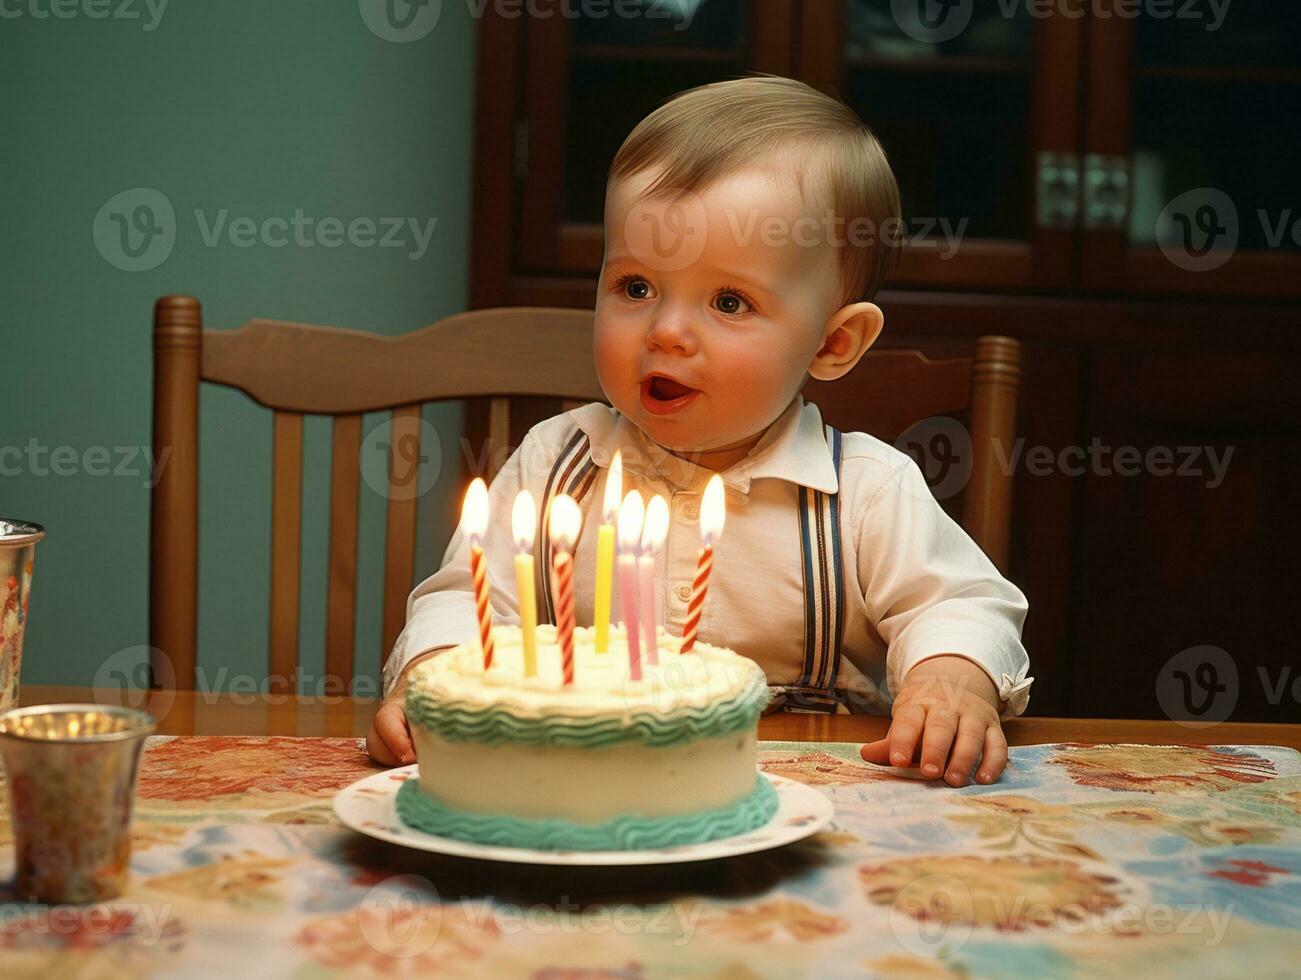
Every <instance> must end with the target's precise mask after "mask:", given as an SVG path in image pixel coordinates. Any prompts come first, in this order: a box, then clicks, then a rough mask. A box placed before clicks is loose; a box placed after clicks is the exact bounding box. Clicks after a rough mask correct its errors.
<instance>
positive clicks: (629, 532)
mask: <svg viewBox="0 0 1301 980" xmlns="http://www.w3.org/2000/svg"><path fill="white" fill-rule="evenodd" d="M644 516H645V507H644V506H643V505H642V502H641V494H639V493H638V492H637V491H636V490H631V491H629V493H628V496H626V497H624V498H623V506H622V507H620V508H619V599H620V604H621V605H622V606H623V629H624V632H625V633H626V634H627V637H628V677H629V679H630V680H634V681H639V680H641V650H640V649H639V641H638V637H637V545H638V543H639V542H640V540H641V525H642V518H643V517H644Z"/></svg>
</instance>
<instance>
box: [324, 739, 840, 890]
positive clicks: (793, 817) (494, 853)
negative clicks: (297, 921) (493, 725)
mask: <svg viewBox="0 0 1301 980" xmlns="http://www.w3.org/2000/svg"><path fill="white" fill-rule="evenodd" d="M416 765H417V764H414V763H413V764H412V765H409V766H403V767H402V768H399V769H389V770H386V771H385V772H378V773H375V774H374V775H373V776H367V777H366V778H365V779H359V780H357V782H355V783H353V784H352V785H351V786H349V787H347V788H346V789H343V790H341V791H340V792H339V793H338V794H337V795H336V796H335V797H334V812H335V813H336V814H337V815H338V817H339V819H340V820H342V821H343V823H344V824H346V825H347V826H349V827H351V828H352V829H353V830H356V831H358V832H359V833H363V834H366V835H367V836H369V837H374V838H377V839H378V840H383V841H388V842H389V843H391V844H401V845H402V846H404V847H414V848H416V849H417V850H421V851H435V852H437V853H439V854H455V855H458V856H460V857H471V858H480V859H482V860H485V861H511V862H514V863H516V864H585V865H619V864H676V863H679V862H683V861H708V860H712V859H714V858H721V857H731V856H732V855H734V854H750V853H752V852H754V851H766V850H768V849H769V848H773V847H781V846H782V845H783V844H789V843H791V842H792V841H797V840H800V839H801V838H804V837H808V836H809V835H810V834H814V833H817V832H818V831H819V830H821V829H822V828H823V827H825V826H826V825H827V824H828V823H830V822H831V817H832V807H831V801H830V800H829V799H827V798H826V797H825V796H823V795H822V794H821V793H819V792H818V791H817V790H815V789H812V788H810V787H808V786H805V785H804V784H803V783H799V782H796V781H795V780H793V779H787V778H785V777H784V776H772V775H769V774H767V773H763V774H762V775H763V777H764V778H765V779H767V780H768V781H769V782H770V783H772V786H773V789H775V790H776V791H777V800H778V805H777V812H776V813H775V814H774V815H773V818H772V819H771V820H769V821H768V822H767V823H766V824H764V825H763V826H762V827H756V828H755V829H754V830H752V831H750V832H749V833H745V834H737V835H735V836H734V837H721V838H719V839H718V840H711V841H708V842H706V843H704V844H683V845H681V846H679V847H664V848H647V849H645V850H635V851H539V850H534V849H532V848H526V847H501V846H498V845H494V844H472V843H470V842H468V841H461V840H453V839H452V838H450V837H439V836H438V835H436V834H427V833H425V832H424V831H423V830H416V829H415V828H414V827H408V826H407V825H406V824H404V823H403V822H402V821H401V820H400V819H399V818H398V815H397V808H396V804H395V800H396V798H397V792H398V789H399V788H400V787H401V786H402V784H403V783H404V782H405V781H406V780H408V779H415V778H416Z"/></svg>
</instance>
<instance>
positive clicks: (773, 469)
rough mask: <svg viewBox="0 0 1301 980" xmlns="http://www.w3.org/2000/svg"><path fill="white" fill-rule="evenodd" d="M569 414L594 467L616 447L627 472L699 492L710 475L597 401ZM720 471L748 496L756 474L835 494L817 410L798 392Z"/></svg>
mask: <svg viewBox="0 0 1301 980" xmlns="http://www.w3.org/2000/svg"><path fill="white" fill-rule="evenodd" d="M572 414H573V416H574V420H575V421H576V422H577V424H578V427H579V428H580V429H582V430H583V432H584V433H585V434H586V435H587V438H588V442H589V444H590V446H591V454H592V462H593V463H595V464H596V465H597V466H600V467H602V468H604V467H607V466H609V465H610V460H611V459H612V458H613V457H614V453H615V451H616V450H619V451H621V452H622V454H623V457H622V461H623V467H624V469H625V470H627V471H628V472H629V473H632V474H636V475H637V476H640V477H642V478H645V479H650V480H656V481H661V482H664V483H667V484H670V485H671V486H673V487H675V488H679V489H701V490H703V489H704V485H705V483H706V482H708V480H709V478H710V477H711V476H712V475H713V470H710V469H707V468H705V467H702V466H697V465H696V464H695V463H692V462H690V461H689V460H685V459H681V458H680V457H677V456H674V455H673V454H672V453H670V452H668V451H667V450H665V449H664V448H663V447H661V446H659V445H658V444H657V443H655V442H654V441H652V440H651V439H650V438H648V437H647V436H646V434H645V433H644V432H642V430H641V429H639V428H637V426H635V425H634V424H633V423H631V422H630V421H628V419H627V418H626V417H625V416H623V415H621V414H620V413H619V412H617V411H615V410H614V409H612V408H610V407H608V406H606V405H603V404H601V403H599V402H596V403H593V404H591V405H585V406H583V407H582V408H579V409H576V410H575V411H574V412H573V413H572ZM720 475H721V476H722V478H723V484H724V485H725V486H726V487H728V488H729V489H732V490H735V491H737V492H738V493H741V494H742V495H748V494H749V492H750V483H751V482H752V481H754V480H757V479H760V478H764V479H777V480H786V481H787V482H789V483H797V484H800V485H802V486H806V487H809V488H810V489H813V490H820V491H822V492H823V493H836V492H837V490H838V488H839V480H838V475H837V473H836V467H835V464H834V462H833V461H832V459H831V449H830V447H829V446H828V445H827V440H826V436H825V435H824V430H823V426H822V414H821V413H820V412H819V411H818V407H817V406H816V405H813V404H810V403H808V402H805V401H804V398H803V396H801V395H796V396H795V399H794V400H793V401H792V402H791V404H790V405H788V406H787V407H786V409H785V411H783V412H782V414H781V415H779V416H778V417H777V419H776V420H775V421H774V422H773V423H772V425H770V426H769V427H768V430H767V431H766V432H765V433H764V434H763V436H762V437H761V438H760V439H759V441H758V442H757V443H756V444H755V445H754V447H753V448H752V449H751V450H750V452H749V454H748V455H747V456H746V457H745V458H744V459H742V460H740V461H739V462H737V463H734V464H733V465H732V466H730V467H728V468H727V469H726V470H723V471H722V472H721V474H720Z"/></svg>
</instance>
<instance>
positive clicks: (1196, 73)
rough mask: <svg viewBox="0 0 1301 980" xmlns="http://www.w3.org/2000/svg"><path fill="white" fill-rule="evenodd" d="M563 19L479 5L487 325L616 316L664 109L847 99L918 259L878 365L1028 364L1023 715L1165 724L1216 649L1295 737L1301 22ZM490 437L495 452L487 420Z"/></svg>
mask: <svg viewBox="0 0 1301 980" xmlns="http://www.w3.org/2000/svg"><path fill="white" fill-rule="evenodd" d="M535 6H537V5H535ZM541 6H546V5H545V4H542V5H541ZM555 6H556V9H557V10H560V9H561V7H562V6H563V7H564V9H567V10H569V11H570V15H564V16H562V15H560V14H557V15H555V16H551V17H541V16H506V15H505V13H504V12H505V11H506V9H507V8H506V7H505V6H504V5H502V6H499V5H494V4H489V5H488V6H487V7H486V8H485V14H484V17H483V19H482V21H481V22H480V38H479V44H480V50H479V62H478V69H477V70H478V110H477V116H476V118H477V126H476V131H475V140H476V151H475V182H474V223H473V229H474V230H473V242H472V262H471V269H472V281H471V303H472V305H473V306H476V307H482V306H498V305H561V306H590V305H591V304H592V303H593V302H594V298H595V289H594V283H595V275H596V273H597V270H598V267H599V264H600V260H601V254H602V248H603V239H602V227H601V206H602V200H603V195H604V185H605V174H606V172H607V169H608V167H609V164H610V161H611V159H612V158H613V155H614V153H615V151H616V149H617V148H618V146H619V144H620V142H621V141H622V140H623V138H624V137H625V136H626V135H627V133H628V132H629V131H630V129H631V128H632V127H633V126H634V125H635V124H636V123H637V121H639V120H640V119H641V118H643V117H644V116H645V115H646V114H647V113H648V112H649V111H650V110H651V109H652V108H654V107H655V106H656V105H658V104H659V103H660V102H661V101H662V100H663V99H665V98H667V97H668V96H670V95H672V94H673V93H675V92H678V91H681V90H683V89H686V88H690V87H692V86H694V85H698V84H702V83H705V82H709V81H714V80H719V79H724V78H729V77H735V76H737V75H740V74H744V73H746V72H748V71H765V72H772V73H775V74H782V75H789V76H793V77H797V78H802V79H803V80H805V81H807V82H808V83H809V84H811V85H814V86H815V87H817V88H819V89H821V90H823V91H826V92H829V93H833V94H836V95H838V96H840V97H842V98H844V99H845V100H846V102H847V103H848V104H850V105H851V106H852V107H853V108H854V109H856V110H857V111H858V112H859V114H860V115H861V116H862V117H863V118H864V119H865V120H866V121H867V122H868V123H869V124H870V125H871V126H872V127H873V128H874V130H875V131H876V132H877V133H878V135H879V136H880V138H881V140H882V142H883V144H884V146H885V148H886V151H887V153H888V154H889V156H890V158H891V161H892V164H893V166H894V168H895V171H896V175H897V177H898V180H899V183H900V187H901V191H902V195H903V200H904V212H905V220H906V222H907V227H908V230H909V233H910V236H911V237H910V241H909V244H908V246H907V248H906V250H905V255H904V257H903V262H902V263H901V266H900V269H899V271H898V273H897V275H896V276H895V277H894V278H893V279H892V280H891V281H890V282H889V283H888V288H887V289H886V291H885V292H884V293H883V294H882V295H881V297H880V299H879V302H880V303H881V306H882V307H883V309H884V310H885V312H886V321H887V323H886V334H885V336H884V337H883V338H882V341H881V343H882V344H883V345H886V346H921V347H923V348H928V349H933V350H935V351H936V352H944V351H948V350H952V349H954V348H955V346H956V347H963V346H964V345H966V348H969V345H970V343H971V342H972V340H973V339H974V338H975V337H977V336H980V335H981V334H986V333H1006V334H1010V335H1013V336H1016V337H1018V338H1020V339H1021V340H1022V341H1023V342H1024V344H1025V353H1024V366H1025V372H1024V378H1025V380H1024V386H1023V389H1022V398H1021V417H1020V420H1019V426H1018V431H1019V432H1020V433H1021V434H1022V435H1023V444H1022V445H1023V454H1022V455H1021V456H1020V457H1018V462H1017V464H1016V465H1017V467H1018V469H1017V471H1016V489H1015V500H1014V529H1013V535H1014V540H1013V557H1012V568H1011V573H1012V578H1013V579H1014V580H1015V581H1017V583H1018V584H1019V585H1021V587H1022V588H1023V589H1024V590H1025V591H1026V593H1027V595H1028V596H1029V598H1030V605H1031V613H1030V617H1029V619H1028V620H1027V624H1026V631H1025V637H1026V645H1027V647H1028V648H1029V649H1030V651H1031V656H1032V659H1033V663H1034V673H1035V674H1036V676H1037V677H1039V680H1038V681H1037V682H1036V686H1035V697H1034V700H1033V708H1032V710H1033V711H1034V712H1035V713H1039V714H1055V713H1056V714H1065V713H1072V714H1077V715H1082V716H1107V715H1130V716H1153V717H1159V716H1160V715H1161V712H1162V707H1161V705H1160V703H1159V698H1158V697H1157V689H1158V686H1159V680H1160V677H1159V675H1160V672H1161V671H1162V670H1163V669H1164V667H1165V665H1166V664H1167V662H1168V661H1169V658H1170V657H1171V656H1174V655H1175V654H1178V653H1179V652H1180V651H1181V650H1184V649H1188V648H1192V647H1197V646H1216V647H1219V648H1222V649H1224V650H1225V651H1226V652H1227V654H1228V655H1229V656H1231V657H1233V658H1234V659H1235V662H1236V663H1237V665H1238V668H1239V680H1240V684H1241V694H1240V698H1239V703H1238V710H1237V711H1236V712H1235V714H1234V715H1233V717H1234V718H1235V719H1236V720H1261V721H1283V720H1294V719H1295V718H1296V717H1297V716H1298V714H1299V713H1301V705H1298V704H1297V703H1296V702H1295V700H1294V699H1293V698H1292V696H1291V689H1290V688H1286V687H1285V689H1284V692H1283V695H1282V697H1280V698H1271V697H1268V696H1266V695H1265V693H1264V691H1265V687H1264V686H1262V685H1263V681H1262V680H1261V671H1262V670H1263V671H1264V676H1265V677H1267V678H1269V679H1271V681H1275V680H1277V679H1278V677H1279V676H1280V674H1281V673H1282V671H1283V669H1284V668H1285V667H1286V666H1287V661H1288V659H1289V658H1291V659H1292V660H1295V656H1294V655H1292V654H1291V653H1290V651H1291V650H1292V649H1293V648H1294V640H1293V639H1292V637H1291V636H1290V635H1289V632H1288V631H1287V630H1286V628H1285V626H1284V625H1283V619H1282V617H1280V616H1278V615H1277V614H1276V609H1277V607H1279V606H1284V607H1286V593H1287V590H1288V588H1289V586H1290V585H1291V580H1290V578H1289V576H1288V575H1287V574H1286V568H1285V562H1286V561H1287V560H1288V559H1289V558H1290V557H1291V555H1292V554H1295V553H1296V547H1295V545H1296V544H1297V543H1298V542H1297V541H1296V540H1295V539H1296V532H1295V530H1294V529H1295V528H1296V527H1297V526H1298V522H1297V521H1296V518H1295V514H1294V511H1295V507H1294V505H1293V504H1291V503H1290V500H1291V498H1292V494H1291V493H1290V488H1291V486H1292V484H1293V483H1294V482H1295V481H1293V480H1292V476H1293V475H1294V474H1293V473H1292V470H1294V469H1296V466H1295V465H1294V462H1293V461H1294V460H1295V459H1301V403H1298V402H1297V401H1296V396H1295V394H1294V392H1295V391H1296V390H1298V389H1297V388H1296V386H1295V385H1294V384H1293V383H1292V382H1291V378H1292V377H1294V376H1296V375H1297V374H1298V373H1301V339H1299V338H1301V331H1298V330H1297V327H1298V326H1301V303H1298V302H1297V300H1299V299H1301V224H1298V222H1301V199H1297V195H1296V187H1297V181H1296V173H1297V167H1296V161H1297V160H1298V159H1301V153H1298V150H1301V146H1298V144H1299V143H1301V65H1299V64H1298V57H1297V55H1296V53H1295V38H1296V37H1297V35H1298V28H1301V8H1297V9H1293V7H1292V6H1291V5H1262V4H1252V5H1248V4H1232V5H1223V4H1221V5H1215V4H1187V3H1182V2H1180V3H1176V4H1171V5H1166V6H1168V7H1169V8H1170V9H1171V11H1172V16H1170V17H1169V18H1164V19H1160V18H1158V17H1156V16H1143V15H1140V16H1134V15H1132V13H1131V14H1129V15H1127V14H1126V11H1133V10H1134V9H1135V8H1136V5H1135V4H1133V3H1131V2H1128V0H1090V2H1088V3H1071V4H1065V5H1060V6H1061V9H1062V10H1069V11H1079V12H1080V13H1081V15H1080V16H1074V15H1071V16H1068V15H1066V14H1063V13H1062V12H1060V10H1059V11H1058V12H1057V13H1054V14H1052V15H1051V16H1036V15H1035V14H1034V13H1033V12H1032V11H1037V10H1040V9H1043V5H1040V4H1028V3H1019V4H1013V5H1010V7H1009V5H1007V4H994V3H988V4H986V3H970V2H968V3H953V4H937V3H930V4H920V3H919V4H916V5H914V4H909V3H902V2H893V0H805V2H797V0H754V2H749V3H747V2H743V0H705V2H700V0H671V2H660V0H657V2H653V3H650V2H648V3H645V4H638V3H632V4H630V6H632V7H635V8H639V9H644V10H645V11H647V16H634V17H623V18H620V17H616V16H614V15H613V14H611V15H610V16H608V17H605V18H595V17H583V16H573V15H572V14H573V13H581V12H583V11H584V10H589V9H590V10H596V9H597V8H598V7H599V6H600V5H583V4H569V5H559V4H557V5H555ZM1051 6H1053V7H1054V9H1057V8H1058V5H1051ZM613 7H614V4H611V5H610V8H611V10H612V9H613ZM1159 7H1162V5H1160V4H1151V5H1147V8H1143V9H1148V8H1150V9H1151V10H1156V9H1157V8H1159ZM910 8H915V10H916V11H917V13H916V15H915V18H914V19H911V20H910V19H909V17H910V16H913V15H910V14H908V12H907V11H908V9H910ZM1005 8H1006V9H1011V10H1013V14H1012V15H1011V16H1004V14H1003V13H1002V11H1003V10H1004V9H1005ZM652 10H653V11H656V12H658V14H659V15H660V16H658V17H653V16H650V15H649V12H650V11H652ZM896 11H901V13H900V14H899V15H898V16H896V14H895V12H896ZM943 11H948V12H949V13H948V14H946V15H945V16H958V17H965V18H966V19H965V20H963V21H961V22H960V24H959V25H958V29H957V30H954V22H949V21H946V20H945V19H944V17H941V16H939V13H940V12H943ZM1217 11H1220V12H1223V14H1224V19H1223V21H1222V22H1220V23H1214V24H1213V23H1212V22H1208V21H1207V20H1206V18H1214V17H1216V16H1219V14H1217ZM1180 12H1191V16H1179V14H1180ZM932 15H934V17H935V19H933V20H926V19H925V18H927V17H931V16H932ZM1199 17H1200V18H1202V19H1197V18H1199ZM675 18H676V19H675ZM946 228H947V232H946ZM958 228H961V234H960V235H957V234H955V232H956V230H957V229H958ZM533 408H534V409H535V411H534V416H533V417H534V418H538V419H540V418H542V417H545V416H546V415H548V414H552V413H553V412H555V411H558V410H559V408H560V406H559V405H558V404H552V403H547V402H539V403H537V404H536V405H535V406H533ZM468 418H469V423H468V428H469V435H470V437H471V438H472V439H473V438H475V437H476V434H477V433H479V432H481V431H484V429H485V428H486V421H485V419H484V418H483V417H482V416H481V415H480V414H477V412H476V410H474V409H471V411H470V412H469V413H468ZM529 422H530V418H529V417H528V416H527V415H526V416H521V417H520V418H518V419H515V420H514V423H515V425H516V426H517V427H519V428H518V431H516V432H515V433H514V435H515V437H516V438H518V437H519V435H520V434H522V431H523V428H525V427H527V425H528V424H529ZM1094 445H1097V446H1099V449H1098V450H1096V451H1094V456H1093V457H1089V456H1087V455H1086V457H1085V458H1086V460H1091V459H1094V458H1096V457H1097V456H1100V455H1102V454H1104V451H1105V454H1108V456H1109V458H1111V457H1114V454H1115V453H1116V452H1117V451H1119V450H1121V449H1122V448H1125V447H1132V450H1133V452H1136V453H1138V454H1139V456H1140V458H1141V459H1143V460H1150V459H1152V458H1155V459H1156V460H1158V463H1157V465H1156V466H1152V465H1149V464H1148V463H1142V464H1140V466H1139V468H1138V470H1137V471H1136V472H1133V473H1127V474H1125V475H1122V474H1120V473H1118V472H1116V468H1115V466H1106V465H1102V466H1094V465H1093V464H1092V463H1090V464H1089V465H1087V466H1085V467H1084V469H1083V470H1079V469H1078V468H1077V467H1074V466H1072V465H1069V462H1070V461H1073V460H1075V458H1076V456H1075V454H1076V453H1077V452H1083V453H1085V454H1088V453H1089V452H1090V447H1092V446H1094ZM1181 447H1201V449H1200V452H1201V453H1202V454H1203V457H1202V465H1203V466H1209V465H1210V464H1209V460H1208V458H1207V457H1206V456H1205V454H1206V453H1207V452H1208V451H1210V450H1214V451H1215V452H1217V453H1219V454H1220V456H1219V458H1220V459H1223V454H1224V453H1225V452H1227V451H1230V449H1231V451H1232V455H1231V457H1230V458H1229V460H1228V464H1227V468H1226V470H1225V472H1224V474H1223V476H1222V479H1220V480H1219V481H1218V482H1215V483H1214V485H1211V482H1210V481H1211V479H1213V474H1212V475H1211V476H1208V477H1206V478H1198V477H1197V476H1196V475H1195V474H1194V475H1179V474H1178V473H1177V472H1169V471H1167V470H1166V469H1165V468H1164V467H1163V466H1162V465H1161V464H1160V461H1161V460H1163V459H1164V458H1165V452H1166V451H1167V450H1168V451H1169V452H1170V453H1172V454H1177V453H1178V452H1179V451H1180V448H1181ZM1031 451H1038V456H1037V457H1035V458H1038V459H1044V458H1049V457H1051V459H1052V460H1054V461H1055V462H1054V463H1051V464H1049V465H1048V466H1047V467H1046V468H1045V467H1043V466H1038V467H1037V468H1034V467H1032V466H1031V464H1030V462H1029V461H1030V458H1031V457H1029V456H1028V453H1030V452H1031ZM1154 452H1155V457H1153V455H1152V454H1153V453H1154ZM1045 454H1046V455H1045ZM1064 454H1065V455H1064ZM1126 458H1129V455H1128V453H1127V455H1126ZM1063 460H1065V461H1067V463H1063V462H1062V461H1063ZM1176 469H1177V467H1176ZM1269 690H1271V691H1277V690H1278V688H1277V687H1271V688H1269Z"/></svg>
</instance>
